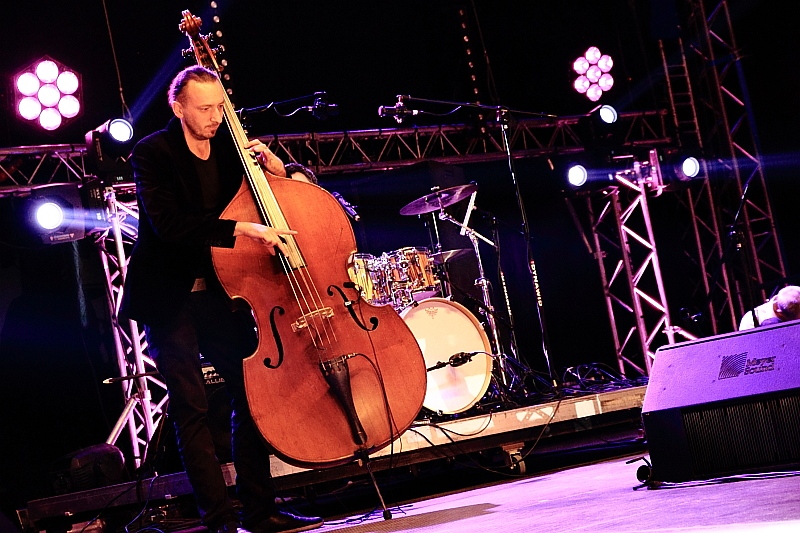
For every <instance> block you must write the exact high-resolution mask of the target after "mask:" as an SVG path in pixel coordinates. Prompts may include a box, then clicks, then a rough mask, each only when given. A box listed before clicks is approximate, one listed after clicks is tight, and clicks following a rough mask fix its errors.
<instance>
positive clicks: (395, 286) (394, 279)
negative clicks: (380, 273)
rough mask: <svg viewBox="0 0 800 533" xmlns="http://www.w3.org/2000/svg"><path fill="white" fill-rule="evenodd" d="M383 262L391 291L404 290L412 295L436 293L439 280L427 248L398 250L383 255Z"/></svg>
mask: <svg viewBox="0 0 800 533" xmlns="http://www.w3.org/2000/svg"><path fill="white" fill-rule="evenodd" d="M383 260H384V263H385V268H386V278H387V280H388V282H389V284H390V286H391V288H392V290H405V291H408V292H410V293H412V294H413V293H426V292H427V293H431V292H434V293H435V292H436V291H437V285H439V279H438V276H437V275H436V272H435V271H434V269H433V261H431V260H430V257H429V252H428V249H427V248H414V247H406V248H400V249H399V250H394V251H392V252H386V253H384V254H383Z"/></svg>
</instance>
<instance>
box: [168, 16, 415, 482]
mask: <svg viewBox="0 0 800 533" xmlns="http://www.w3.org/2000/svg"><path fill="white" fill-rule="evenodd" d="M200 24H201V21H200V19H199V18H197V17H195V16H193V15H192V14H191V13H190V12H189V11H184V12H183V20H182V21H181V24H180V26H179V27H180V30H181V31H182V32H184V33H186V35H187V36H188V37H189V40H190V41H191V44H192V49H193V51H194V54H195V58H196V59H197V62H198V64H199V65H201V66H203V67H206V68H208V69H210V70H212V71H214V72H217V73H219V72H220V71H221V69H220V68H219V65H218V64H217V61H216V58H215V55H214V52H213V51H212V50H211V48H210V47H209V45H208V41H207V39H206V38H205V37H204V36H202V35H200ZM223 92H224V91H223ZM224 116H225V122H226V124H227V126H228V128H229V130H230V132H231V136H232V137H233V140H234V143H235V144H236V147H237V148H238V152H239V155H240V158H241V161H242V164H243V166H244V170H245V179H244V180H243V183H242V187H241V188H240V190H239V192H238V193H237V194H236V196H235V197H234V199H233V200H232V201H231V202H230V204H229V205H228V206H227V207H226V208H225V210H224V211H223V213H222V215H221V217H222V218H225V219H232V220H238V221H247V222H258V223H261V224H266V225H269V226H272V227H275V228H282V229H292V230H296V231H297V234H296V235H286V236H284V237H283V238H284V239H285V243H286V247H287V249H288V250H289V252H288V253H287V254H282V253H280V252H278V253H277V254H276V255H275V256H272V255H270V254H269V253H267V252H266V251H265V250H264V247H263V245H261V244H259V243H256V242H254V241H252V240H250V239H237V240H236V245H235V247H234V248H232V249H226V248H212V260H213V263H214V269H215V271H216V273H217V276H218V277H219V280H220V282H221V284H222V286H223V288H224V289H225V291H226V292H227V294H228V295H229V296H230V297H231V298H234V299H236V298H240V299H243V300H245V301H246V302H247V303H248V304H249V306H250V308H251V309H252V312H253V316H254V318H255V322H256V328H257V330H258V337H259V339H258V347H257V349H256V351H255V352H254V353H253V354H252V355H251V356H249V357H247V358H245V360H244V362H243V365H244V381H245V389H246V392H247V400H248V404H249V407H250V411H251V413H252V416H253V420H254V422H255V425H256V427H257V428H258V430H259V432H260V433H261V435H262V436H263V437H264V438H265V439H266V441H267V442H268V443H269V444H270V446H271V447H272V449H273V450H274V452H275V453H276V455H278V456H279V457H281V458H282V459H284V460H285V461H287V462H289V463H291V464H295V465H298V466H303V467H306V468H324V467H329V466H335V465H338V464H343V463H347V462H350V461H352V460H354V459H360V458H366V457H367V456H368V455H369V454H370V453H372V452H375V451H377V450H379V449H381V448H384V447H385V446H387V445H389V444H390V443H391V442H392V441H393V440H394V439H395V438H397V437H398V436H399V435H400V434H401V433H402V432H404V431H405V430H406V429H408V428H409V427H410V425H411V424H412V422H413V421H414V420H415V418H416V417H417V415H418V414H419V411H420V409H421V408H422V402H423V400H424V397H425V389H426V370H425V361H424V359H423V356H422V352H421V350H420V348H419V345H418V344H417V341H416V339H415V337H414V335H413V334H412V333H411V330H410V329H409V328H408V326H407V325H406V323H405V322H404V321H403V319H402V318H401V317H400V316H399V315H398V314H397V313H396V312H395V311H394V309H392V308H391V307H390V306H383V307H380V306H373V305H371V304H369V303H368V302H366V301H364V300H363V299H362V298H361V296H360V291H359V288H358V287H357V286H356V285H355V284H354V283H353V282H352V281H350V279H349V275H348V272H347V264H348V261H350V259H351V257H352V256H353V254H355V253H356V251H357V250H356V245H355V236H354V234H353V230H352V227H351V225H350V221H349V220H348V218H347V216H346V215H345V213H344V211H343V209H342V207H341V205H340V204H339V202H338V201H336V199H335V198H334V197H333V196H332V195H331V194H330V193H328V192H326V191H325V190H324V189H322V188H320V187H318V186H316V185H313V184H310V183H304V182H299V181H296V180H292V179H286V178H272V177H267V176H266V175H265V174H264V172H263V171H262V170H261V167H260V166H259V164H258V162H257V160H256V158H255V156H254V154H253V153H252V152H250V151H249V150H248V149H246V148H245V145H246V144H247V142H248V138H247V134H246V132H245V131H244V128H243V127H242V124H241V123H240V122H239V119H238V117H237V115H236V113H235V112H234V109H233V105H232V104H231V102H230V99H229V97H228V95H227V93H225V101H224Z"/></svg>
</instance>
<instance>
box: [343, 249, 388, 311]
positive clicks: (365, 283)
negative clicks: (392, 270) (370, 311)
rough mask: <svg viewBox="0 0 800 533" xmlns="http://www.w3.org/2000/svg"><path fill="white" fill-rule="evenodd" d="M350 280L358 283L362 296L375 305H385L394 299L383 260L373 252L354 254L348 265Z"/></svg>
mask: <svg viewBox="0 0 800 533" xmlns="http://www.w3.org/2000/svg"><path fill="white" fill-rule="evenodd" d="M347 273H348V275H349V276H350V280H351V281H352V282H353V283H355V284H356V285H358V287H359V289H360V290H361V297H362V298H364V299H365V300H366V301H368V302H369V303H371V304H373V305H385V304H388V303H390V302H391V301H392V295H391V294H390V293H389V285H388V284H387V282H386V269H385V267H384V265H383V261H382V260H381V259H380V258H378V257H375V256H374V255H372V254H365V253H360V254H353V255H352V256H351V257H350V263H349V264H348V265H347Z"/></svg>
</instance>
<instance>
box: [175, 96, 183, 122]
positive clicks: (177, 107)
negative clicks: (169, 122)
mask: <svg viewBox="0 0 800 533" xmlns="http://www.w3.org/2000/svg"><path fill="white" fill-rule="evenodd" d="M172 112H173V113H174V114H175V116H176V117H178V118H183V106H182V105H181V103H180V102H179V101H177V100H175V101H174V102H172Z"/></svg>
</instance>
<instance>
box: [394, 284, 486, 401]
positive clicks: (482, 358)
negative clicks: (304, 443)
mask: <svg viewBox="0 0 800 533" xmlns="http://www.w3.org/2000/svg"><path fill="white" fill-rule="evenodd" d="M400 316H401V317H402V318H403V320H404V321H405V323H406V324H407V325H408V327H409V329H410V330H411V332H412V333H413V334H414V337H415V338H416V339H417V343H418V344H419V347H420V349H421V350H422V355H423V357H424V358H425V368H431V367H432V366H435V365H436V364H437V363H440V362H447V361H448V360H449V359H450V357H451V356H453V355H455V354H457V353H459V352H481V353H477V354H475V355H474V356H472V359H471V360H470V361H469V362H467V363H465V364H463V365H461V366H455V367H454V366H451V365H447V366H444V367H442V368H437V369H435V370H429V371H428V381H427V391H426V393H425V400H424V401H423V402H422V405H423V406H424V407H426V408H427V409H430V410H431V411H435V412H437V413H443V414H455V413H460V412H462V411H466V410H467V409H469V408H470V407H472V406H473V405H475V404H476V403H477V402H478V400H480V399H481V398H482V397H483V395H484V394H486V389H488V388H489V383H490V382H491V379H492V365H493V359H492V358H491V356H489V355H488V353H491V346H490V345H489V338H488V337H487V335H486V332H485V331H484V330H483V327H482V326H481V324H480V322H478V319H477V318H475V316H474V315H473V314H472V313H470V312H469V311H468V310H467V309H466V308H465V307H464V306H463V305H461V304H459V303H456V302H451V301H450V300H446V299H444V298H428V299H427V300H423V301H421V302H419V305H416V306H414V307H410V308H408V309H406V310H405V311H403V312H402V313H401V314H400ZM483 352H486V353H483Z"/></svg>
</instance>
